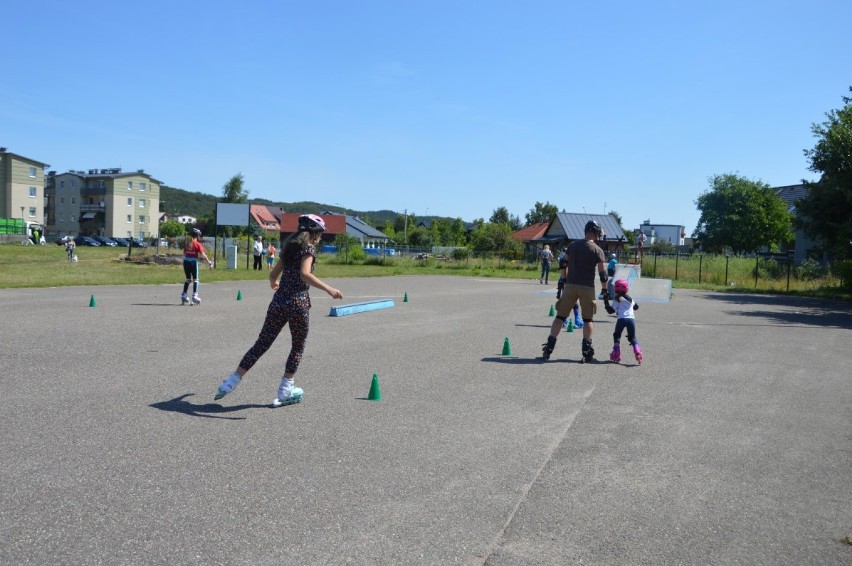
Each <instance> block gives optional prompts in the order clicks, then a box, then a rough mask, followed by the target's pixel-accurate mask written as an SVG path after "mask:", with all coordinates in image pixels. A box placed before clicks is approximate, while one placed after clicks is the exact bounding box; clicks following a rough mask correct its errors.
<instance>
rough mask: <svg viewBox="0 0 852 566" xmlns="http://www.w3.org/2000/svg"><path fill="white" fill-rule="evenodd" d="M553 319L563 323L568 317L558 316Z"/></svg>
mask: <svg viewBox="0 0 852 566" xmlns="http://www.w3.org/2000/svg"><path fill="white" fill-rule="evenodd" d="M555 318H556V320H561V321H562V322H565V321H566V320H568V317H567V316H559V315H557V316H556V317H555Z"/></svg>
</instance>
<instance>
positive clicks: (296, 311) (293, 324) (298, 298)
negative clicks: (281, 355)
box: [240, 293, 311, 375]
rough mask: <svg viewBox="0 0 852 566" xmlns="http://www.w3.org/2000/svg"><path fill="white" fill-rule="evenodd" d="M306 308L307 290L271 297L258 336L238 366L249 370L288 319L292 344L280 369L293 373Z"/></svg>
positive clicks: (306, 322)
mask: <svg viewBox="0 0 852 566" xmlns="http://www.w3.org/2000/svg"><path fill="white" fill-rule="evenodd" d="M310 309H311V298H310V296H309V295H308V294H307V293H302V294H299V295H294V296H292V297H287V298H282V299H279V297H274V298H273V299H272V302H271V303H269V308H268V309H267V310H266V320H264V321H263V328H261V330H260V335H259V336H258V337H257V341H256V342H255V343H254V346H252V347H251V348H250V349H249V351H248V352H246V355H245V356H243V359H242V361H241V362H240V367H241V368H243V369H244V370H246V371H248V370H250V369H251V368H252V366H253V365H254V364H256V363H257V360H259V359H260V357H261V356H262V355H263V354H265V353H266V351H267V350H268V349H269V348H270V346H272V343H273V342H275V339H276V338H277V337H278V334H279V333H280V332H281V329H283V328H284V325H285V324H287V323H288V322H289V323H290V337H291V339H292V345H291V347H290V355H288V356H287V363H286V364H285V365H284V371H285V372H286V373H288V374H290V375H292V374H294V373H296V370H298V369H299V363H300V362H301V361H302V353H303V352H304V351H305V342H306V341H307V339H308V326H309V313H310Z"/></svg>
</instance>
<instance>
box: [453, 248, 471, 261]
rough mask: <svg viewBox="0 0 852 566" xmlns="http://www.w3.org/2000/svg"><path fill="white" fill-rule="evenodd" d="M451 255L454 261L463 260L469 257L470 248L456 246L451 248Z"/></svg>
mask: <svg viewBox="0 0 852 566" xmlns="http://www.w3.org/2000/svg"><path fill="white" fill-rule="evenodd" d="M452 257H453V259H454V260H456V261H464V260H466V259H468V258H469V257H470V250H469V249H467V248H456V249H454V250H453V254H452Z"/></svg>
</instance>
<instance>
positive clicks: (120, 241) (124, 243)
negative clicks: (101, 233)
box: [112, 237, 130, 248]
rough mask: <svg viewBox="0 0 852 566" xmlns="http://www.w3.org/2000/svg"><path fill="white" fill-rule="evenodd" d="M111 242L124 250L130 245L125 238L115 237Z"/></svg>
mask: <svg viewBox="0 0 852 566" xmlns="http://www.w3.org/2000/svg"><path fill="white" fill-rule="evenodd" d="M112 241H113V242H115V243H116V244H118V245H119V246H121V247H123V248H126V247H127V246H129V245H130V242H129V241H128V240H127V238H120V237H115V238H113V239H112Z"/></svg>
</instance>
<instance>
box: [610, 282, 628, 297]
mask: <svg viewBox="0 0 852 566" xmlns="http://www.w3.org/2000/svg"><path fill="white" fill-rule="evenodd" d="M613 287H614V288H615V292H616V293H621V294H624V293H627V291H629V290H630V283H628V282H627V280H626V279H616V280H615V284H614V285H613Z"/></svg>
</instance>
